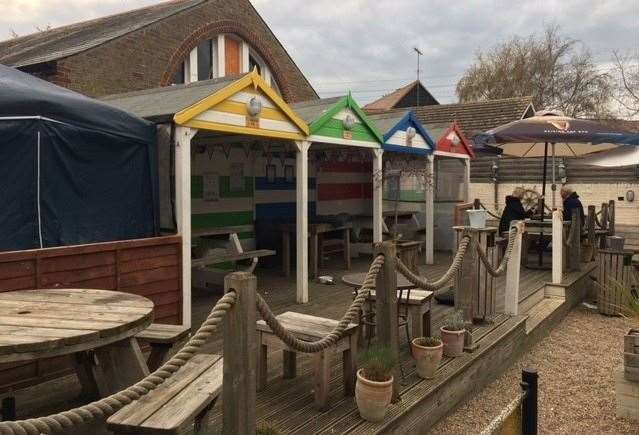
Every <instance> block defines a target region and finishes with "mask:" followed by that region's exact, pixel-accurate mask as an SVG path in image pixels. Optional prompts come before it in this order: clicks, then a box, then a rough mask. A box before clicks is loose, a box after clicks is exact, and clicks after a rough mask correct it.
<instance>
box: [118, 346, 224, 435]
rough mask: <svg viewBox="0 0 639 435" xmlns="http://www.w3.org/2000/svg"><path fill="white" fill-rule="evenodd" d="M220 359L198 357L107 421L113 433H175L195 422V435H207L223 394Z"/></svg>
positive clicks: (213, 356) (211, 356)
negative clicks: (214, 410)
mask: <svg viewBox="0 0 639 435" xmlns="http://www.w3.org/2000/svg"><path fill="white" fill-rule="evenodd" d="M222 369H223V360H222V357H221V356H219V355H210V354H199V355H196V356H194V357H193V358H192V359H191V360H190V361H189V362H187V363H186V364H185V365H184V367H182V368H181V369H180V370H178V371H177V372H176V373H175V374H174V375H173V376H171V377H170V378H169V379H167V380H166V381H165V382H164V383H163V384H161V385H159V386H158V387H157V388H156V389H155V390H153V391H151V392H150V393H149V394H147V395H146V396H144V397H142V398H141V399H140V400H137V401H135V402H133V403H130V404H129V405H127V406H125V407H124V408H122V409H121V410H119V411H118V412H116V413H115V414H113V415H112V416H111V417H110V418H109V419H108V420H107V428H108V429H109V430H110V431H112V432H114V433H115V434H124V433H128V434H131V433H133V434H178V433H182V432H184V431H185V430H186V429H189V427H190V426H191V425H192V424H193V423H194V424H195V431H194V432H195V434H198V435H200V434H202V435H203V434H208V433H211V431H210V430H209V428H208V420H209V417H210V412H211V408H213V405H214V404H215V400H216V399H217V397H218V396H219V395H220V393H221V391H222V379H223V374H222Z"/></svg>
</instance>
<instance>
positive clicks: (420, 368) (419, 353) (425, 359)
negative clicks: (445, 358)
mask: <svg viewBox="0 0 639 435" xmlns="http://www.w3.org/2000/svg"><path fill="white" fill-rule="evenodd" d="M411 348H412V351H413V358H415V365H416V367H417V374H418V375H419V377H420V378H423V379H433V378H434V377H435V372H436V371H437V368H438V367H439V363H440V362H441V360H442V355H443V353H444V352H443V350H444V344H443V343H442V341H441V340H440V339H439V338H435V337H417V338H414V339H413V341H412V342H411Z"/></svg>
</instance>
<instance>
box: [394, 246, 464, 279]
mask: <svg viewBox="0 0 639 435" xmlns="http://www.w3.org/2000/svg"><path fill="white" fill-rule="evenodd" d="M469 244H470V237H469V236H464V237H462V239H461V241H460V243H459V247H458V249H457V253H456V254H455V257H454V258H453V262H452V263H451V265H450V267H449V268H448V270H447V271H446V273H444V274H443V275H442V276H441V277H440V278H439V279H437V280H435V281H427V280H426V278H424V277H421V276H419V275H417V274H415V273H414V272H413V271H412V270H410V268H409V267H408V266H406V264H404V263H403V262H402V261H401V260H400V259H399V258H398V259H397V263H396V267H397V271H398V272H399V273H401V274H402V275H404V277H406V279H407V280H408V281H410V282H411V283H412V284H413V285H414V286H416V287H419V288H421V289H424V290H429V291H437V290H439V289H441V288H443V287H444V286H445V285H446V284H447V283H448V282H449V281H450V280H451V279H453V276H455V274H456V273H457V272H458V271H459V268H460V267H461V265H462V262H463V261H464V255H466V251H467V250H468V245H469Z"/></svg>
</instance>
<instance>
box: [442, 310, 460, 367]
mask: <svg viewBox="0 0 639 435" xmlns="http://www.w3.org/2000/svg"><path fill="white" fill-rule="evenodd" d="M439 330H440V331H441V336H442V342H443V344H444V355H446V356H452V357H455V356H461V355H463V354H464V335H465V334H466V327H465V325H464V317H463V315H462V313H461V311H455V312H454V313H453V314H451V315H450V316H449V317H448V318H447V319H446V321H445V322H444V325H443V326H442V327H441V328H439Z"/></svg>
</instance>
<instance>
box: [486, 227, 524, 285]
mask: <svg viewBox="0 0 639 435" xmlns="http://www.w3.org/2000/svg"><path fill="white" fill-rule="evenodd" d="M516 236H517V228H516V227H513V228H511V229H510V231H509V232H508V245H506V251H505V252H504V256H503V258H502V259H501V263H500V264H499V267H498V268H497V269H495V268H493V265H492V264H490V260H488V255H487V254H486V251H484V250H483V249H482V247H481V246H479V244H478V245H477V253H478V254H479V259H480V260H481V262H482V263H484V267H485V268H486V271H487V272H488V273H489V274H491V275H492V276H494V277H497V276H501V275H503V274H504V273H506V268H507V266H508V261H509V260H510V254H511V253H512V251H513V245H514V244H515V237H516Z"/></svg>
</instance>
